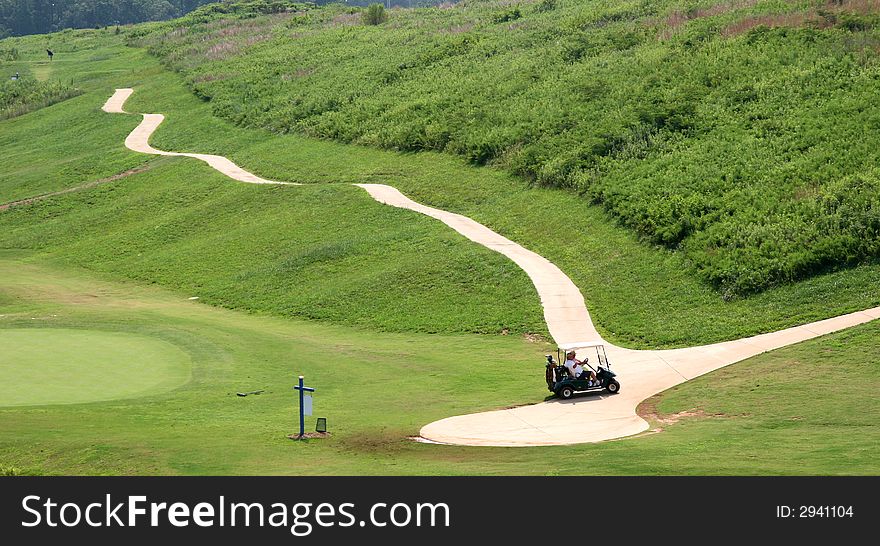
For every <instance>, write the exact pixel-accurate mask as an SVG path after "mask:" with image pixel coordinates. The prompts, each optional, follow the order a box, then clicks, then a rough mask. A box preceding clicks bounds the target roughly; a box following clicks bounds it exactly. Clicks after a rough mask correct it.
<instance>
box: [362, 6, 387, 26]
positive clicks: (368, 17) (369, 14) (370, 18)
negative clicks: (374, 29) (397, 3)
mask: <svg viewBox="0 0 880 546" xmlns="http://www.w3.org/2000/svg"><path fill="white" fill-rule="evenodd" d="M363 19H364V24H366V25H381V24H382V23H384V22H385V21H387V20H388V14H387V13H385V6H383V5H382V4H371V5H370V6H369V7H368V8H367V10H366V11H365V12H364V14H363Z"/></svg>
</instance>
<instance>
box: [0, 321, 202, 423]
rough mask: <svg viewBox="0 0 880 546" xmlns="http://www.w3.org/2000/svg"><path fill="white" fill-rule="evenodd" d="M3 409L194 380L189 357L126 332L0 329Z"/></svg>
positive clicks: (133, 393)
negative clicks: (191, 375) (191, 376)
mask: <svg viewBox="0 0 880 546" xmlns="http://www.w3.org/2000/svg"><path fill="white" fill-rule="evenodd" d="M0 347H3V351H2V352H0V385H3V388H2V389H0V406H26V405H45V404H78V403H83V402H97V401H106V400H114V399H119V398H134V397H138V396H147V395H149V394H154V393H156V392H162V391H167V390H171V389H174V388H175V387H179V386H180V385H183V384H184V383H186V382H187V381H189V378H190V373H189V372H190V370H189V368H190V363H189V357H188V355H187V354H186V353H184V352H183V351H181V350H180V349H178V348H177V347H175V346H174V345H171V344H170V343H166V342H163V341H161V340H157V339H151V338H149V337H145V336H139V335H133V334H128V333H122V332H101V331H95V330H69V329H63V328H22V329H3V330H0Z"/></svg>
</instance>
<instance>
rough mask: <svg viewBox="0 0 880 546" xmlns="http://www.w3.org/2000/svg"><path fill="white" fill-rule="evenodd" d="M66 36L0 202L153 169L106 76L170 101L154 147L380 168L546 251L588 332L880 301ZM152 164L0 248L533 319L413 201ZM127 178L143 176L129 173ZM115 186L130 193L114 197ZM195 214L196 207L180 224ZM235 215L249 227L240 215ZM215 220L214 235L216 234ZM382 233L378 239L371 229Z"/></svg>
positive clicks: (459, 320) (0, 135)
mask: <svg viewBox="0 0 880 546" xmlns="http://www.w3.org/2000/svg"><path fill="white" fill-rule="evenodd" d="M68 37H69V40H70V43H71V47H70V48H69V51H66V52H64V54H63V55H59V54H57V53H56V57H57V58H56V60H55V61H53V65H52V67H51V68H52V71H53V72H52V73H53V74H55V75H56V76H58V77H65V78H67V77H76V78H78V79H77V80H76V82H77V85H79V86H80V87H82V88H83V89H84V90H86V91H87V92H86V94H85V95H83V96H80V97H77V98H74V99H71V100H69V101H65V102H64V103H61V104H57V105H54V106H51V107H48V108H44V109H42V110H39V111H37V112H34V113H31V114H28V115H26V116H22V117H19V118H16V119H13V120H8V121H3V122H0V147H2V149H3V151H4V155H3V158H2V159H0V166H2V168H0V199H2V200H3V201H7V200H13V199H18V198H22V197H29V196H32V195H36V194H40V193H46V192H48V191H53V190H57V189H60V188H63V187H76V186H78V185H81V184H83V183H88V182H91V181H94V180H95V179H99V178H105V177H108V176H111V175H116V174H117V173H122V172H125V171H127V170H128V169H131V168H132V167H135V166H138V165H142V164H145V163H147V164H149V165H152V164H153V162H155V161H156V159H155V158H151V157H149V156H145V155H142V154H136V153H133V152H130V151H128V150H126V149H125V148H124V146H123V140H124V138H125V135H126V134H127V133H128V132H129V131H130V130H131V129H132V128H134V127H135V125H136V124H137V121H138V118H137V117H136V116H121V115H109V114H106V113H104V112H101V111H100V109H99V107H100V105H101V104H102V103H103V102H104V101H105V100H106V98H107V97H108V96H109V94H110V93H111V92H112V89H113V88H114V87H123V86H132V87H134V88H135V89H136V92H135V94H134V95H133V96H132V98H131V99H130V100H129V102H128V104H127V105H126V107H127V108H128V109H129V110H130V111H133V112H162V113H164V114H166V116H167V119H166V121H165V123H164V124H163V125H162V126H161V127H160V128H159V131H158V132H157V133H156V135H155V136H154V139H153V143H154V144H155V145H156V146H158V147H161V148H167V149H176V150H189V151H201V152H212V153H218V154H222V155H227V156H229V157H231V158H232V159H233V160H235V161H236V162H238V163H239V164H241V165H243V166H245V167H246V168H248V169H250V170H252V171H253V172H256V173H258V174H260V175H262V176H265V177H267V178H272V179H276V180H289V181H295V182H302V183H307V184H308V183H321V184H327V183H347V182H379V183H387V184H391V185H393V186H395V187H398V188H400V189H401V190H402V191H404V192H405V193H407V194H408V195H410V196H412V197H414V198H416V199H418V200H420V201H421V202H424V203H427V204H430V205H434V206H438V207H440V208H444V209H447V210H452V211H455V212H459V213H462V214H465V215H468V216H470V217H472V218H474V219H476V220H477V221H479V222H482V223H484V224H486V225H488V226H490V227H491V228H493V229H495V230H497V231H498V232H499V233H501V234H503V235H505V236H507V237H510V238H511V239H513V240H515V241H517V242H519V243H521V244H524V245H525V246H526V247H527V248H530V249H532V250H534V251H536V252H538V253H539V254H541V255H543V256H546V257H548V258H549V259H550V260H552V261H553V262H554V263H556V264H557V265H559V267H561V268H562V270H563V271H565V272H566V273H567V274H568V275H569V276H570V277H571V278H572V279H573V280H574V282H575V284H577V285H578V287H579V288H580V289H581V291H582V292H583V294H584V296H585V297H586V299H587V302H588V306H589V308H590V311H591V313H592V315H593V317H594V320H595V321H596V322H597V324H598V327H599V328H600V331H602V332H603V335H605V336H606V337H607V338H608V339H611V340H614V341H616V342H619V343H623V344H626V345H629V346H635V347H656V346H681V345H691V344H695V343H708V342H712V341H720V340H725V339H731V338H735V337H740V336H745V335H750V334H754V333H758V332H764V331H770V330H774V329H778V328H782V327H786V326H791V325H794V324H798V323H803V322H808V321H811V320H817V319H821V318H826V317H829V316H834V315H837V314H840V313H844V312H849V311H855V310H858V309H863V308H865V307H870V306H873V305H878V304H880V267H878V266H864V267H859V268H855V269H849V270H844V271H839V272H834V273H830V274H827V275H822V276H817V277H814V278H812V279H809V280H807V281H803V282H800V283H797V284H794V285H789V286H782V287H778V288H775V289H772V290H768V291H765V292H763V293H762V294H759V295H755V296H752V297H748V298H738V299H734V300H732V301H726V302H725V301H723V300H722V298H719V297H718V294H717V293H716V292H715V291H714V290H712V289H711V287H709V286H707V285H705V284H704V283H702V282H700V281H699V280H698V279H696V278H695V277H694V276H692V275H691V274H689V269H688V263H687V261H686V259H684V257H683V256H682V255H681V254H680V253H670V252H666V251H662V250H661V251H658V250H656V249H652V248H650V247H648V246H646V245H643V244H640V243H639V242H638V241H637V240H636V238H635V237H633V235H632V234H631V232H629V231H628V230H627V229H625V228H621V227H616V226H615V225H614V223H613V221H611V219H610V218H609V216H608V215H607V213H605V212H603V210H602V208H601V207H599V206H595V205H591V204H590V203H589V202H587V201H585V200H582V199H577V198H574V197H573V196H572V195H571V194H570V193H568V192H566V191H559V190H553V189H544V188H527V187H524V186H523V184H522V182H521V181H520V180H519V179H517V178H515V177H512V176H509V175H505V174H504V173H502V172H500V171H498V170H496V169H491V168H485V167H483V168H476V167H472V166H467V165H466V164H464V162H463V161H462V160H460V159H457V158H454V157H451V156H448V155H445V154H437V153H431V152H426V153H421V154H409V153H397V152H383V151H378V150H375V149H371V148H366V147H358V146H350V145H342V144H337V143H333V142H329V141H320V140H315V139H311V138H304V137H301V136H298V135H294V134H287V135H275V134H273V133H271V132H268V131H265V130H259V129H245V128H237V127H235V126H233V125H232V124H230V123H229V122H226V121H224V120H221V119H218V118H216V117H214V116H212V115H211V104H210V103H205V102H203V101H200V100H198V99H197V98H195V97H194V96H192V95H191V94H190V93H188V92H187V90H186V88H185V87H184V86H183V85H182V82H181V80H180V78H179V77H177V76H175V75H174V74H171V73H169V72H167V71H165V70H163V69H162V67H161V66H159V64H158V62H157V61H156V60H155V59H153V58H150V57H149V56H147V55H146V54H145V53H144V52H143V51H141V50H137V49H132V48H125V47H124V46H122V44H121V37H119V36H116V35H115V34H113V33H112V32H109V33H108V32H78V33H70V34H68ZM7 42H9V41H7ZM12 43H14V44H15V45H16V47H18V48H19V49H20V50H21V51H22V52H23V58H24V59H26V60H32V59H37V58H39V62H41V63H42V62H43V61H42V58H41V54H42V51H41V47H40V46H41V42H40V41H39V40H37V38H36V37H35V38H30V39H19V40H14V41H12ZM47 128H51V130H47ZM35 143H39V145H35ZM7 151H8V152H7ZM161 167H162V168H161V169H160V170H157V171H156V172H154V173H152V174H151V173H145V174H144V175H138V176H133V177H129V178H125V179H121V180H119V181H116V182H114V183H113V184H112V185H107V186H102V188H95V189H90V190H87V191H83V192H82V193H80V194H79V195H74V194H70V195H66V196H60V197H56V198H53V199H52V200H47V201H44V202H42V203H40V204H39V205H34V206H32V207H28V208H18V209H12V210H10V211H7V212H5V213H0V248H30V249H39V250H40V252H41V253H42V254H43V255H45V256H49V257H53V258H55V259H60V260H63V261H65V262H66V263H70V264H75V265H77V266H81V267H87V268H91V269H98V270H100V271H104V272H107V273H110V274H114V275H121V276H125V277H128V278H136V279H143V280H146V281H151V282H161V283H162V284H163V285H165V286H169V287H173V288H175V289H177V290H179V291H180V292H181V293H182V294H185V295H187V296H189V295H193V294H194V293H195V295H199V296H200V297H203V298H205V299H206V301H211V302H212V303H217V304H221V305H225V306H230V307H235V308H240V309H249V310H253V311H261V312H271V313H280V314H283V315H285V316H300V317H308V318H321V319H325V320H333V321H337V322H342V323H345V324H357V325H360V326H363V327H367V328H382V329H389V330H395V331H431V332H485V333H499V332H504V331H507V332H509V333H512V334H522V333H538V334H541V333H543V332H544V331H545V330H544V329H545V327H544V325H543V320H542V316H541V310H540V307H539V306H538V303H539V302H538V301H537V298H536V297H535V293H534V289H533V288H532V287H531V286H530V284H529V282H528V280H527V278H526V277H525V276H524V274H522V273H521V272H520V271H519V270H518V269H517V268H515V266H513V264H511V263H510V262H508V261H507V260H505V259H503V258H501V257H500V256H497V255H496V254H494V253H492V252H489V251H487V250H485V249H482V248H480V247H477V246H476V245H473V244H472V243H470V242H467V241H464V240H463V239H462V238H460V237H458V236H457V235H455V234H452V233H450V232H449V231H448V230H447V229H446V228H445V227H443V226H441V225H439V224H436V222H433V221H431V220H429V219H427V218H424V217H422V216H420V215H417V214H414V213H409V212H406V211H400V210H395V209H390V208H388V207H384V206H381V205H379V204H377V203H375V202H374V201H373V200H372V199H370V198H369V197H368V196H366V194H364V193H363V192H362V191H361V190H356V189H354V188H347V187H333V188H324V189H321V190H315V191H314V192H313V191H312V190H308V189H307V188H288V189H286V190H283V191H276V190H277V189H276V190H272V189H267V188H250V187H241V186H240V185H238V184H234V183H231V182H229V181H227V180H225V179H224V178H223V177H220V176H218V175H216V174H214V173H213V172H212V171H211V170H210V169H207V168H205V167H204V166H203V165H201V164H199V163H198V162H195V161H191V160H186V159H180V160H173V161H171V162H169V163H161ZM141 176H143V177H145V178H146V179H147V180H149V181H150V182H149V183H144V184H139V183H138V182H137V180H141ZM111 188H116V189H115V190H113V191H111ZM299 190H302V191H299ZM308 196H311V197H308ZM317 196H321V197H320V198H318V197H317ZM327 196H332V197H327ZM122 198H124V199H125V202H126V203H132V204H134V203H137V204H138V207H137V208H135V209H133V210H126V209H121V208H120V207H121V204H120V203H121V201H120V199H122ZM276 200H277V202H276ZM245 209H247V210H245ZM193 210H200V211H211V212H210V214H211V215H212V217H211V218H208V217H205V218H200V219H199V221H198V222H193V217H194V213H193ZM244 219H248V220H249V221H250V222H251V223H250V224H248V225H247V226H242V225H241V222H242V221H243V220H244ZM571 219H574V220H571ZM567 220H568V221H567ZM398 222H403V223H405V224H406V227H404V226H403V225H397V223H398ZM157 226H158V227H157ZM337 226H338V227H337ZM415 226H422V227H419V228H418V229H416V228H415ZM421 229H425V230H427V231H419V230H421ZM314 230H318V231H317V232H315V231H314ZM337 230H338V231H337ZM384 231H387V232H388V235H387V237H386V235H383V232H384ZM227 232H228V233H227ZM145 234H149V237H146V236H145ZM220 234H226V236H225V238H224V239H223V240H225V241H227V243H226V244H228V245H229V246H228V248H224V247H219V246H218V244H217V243H218V241H219V240H221V239H220V238H219V237H220V236H221V235H220ZM387 238H391V239H394V242H392V243H387V244H386V246H384V247H374V246H372V245H371V244H367V243H369V242H371V241H373V240H374V239H375V240H377V241H385V240H387ZM444 241H445V242H444ZM125 249H137V252H131V251H121V250H125ZM184 250H185V252H186V254H185V255H181V254H180V253H179V252H183V251H184ZM138 254H140V256H139V255H138ZM244 279H250V281H249V282H243V280H244Z"/></svg>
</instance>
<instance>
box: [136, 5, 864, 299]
mask: <svg viewBox="0 0 880 546" xmlns="http://www.w3.org/2000/svg"><path fill="white" fill-rule="evenodd" d="M825 1H826V0H812V1H811V0H802V1H792V2H786V1H781V0H769V1H757V0H749V1H744V0H701V1H687V2H684V1H682V0H629V1H620V0H613V1H612V0H542V1H540V2H533V1H526V0H523V1H522V2H507V1H505V2H498V1H494V0H493V1H485V0H470V1H465V2H462V3H460V4H458V5H456V6H451V7H450V6H444V7H441V8H431V9H420V10H413V11H410V10H397V11H393V12H392V13H391V14H390V18H389V20H388V21H387V22H386V23H384V24H382V25H365V24H363V22H362V21H361V17H360V14H359V13H358V12H356V11H354V10H351V9H349V8H344V7H341V6H337V7H330V8H326V9H307V8H305V7H302V8H301V9H300V10H299V11H296V12H294V13H285V14H278V15H273V16H270V17H264V18H247V19H236V18H235V15H234V14H224V15H223V16H222V17H220V16H218V17H213V18H212V17H207V16H205V15H204V14H203V13H201V12H196V14H194V15H193V16H191V17H187V18H184V19H181V20H180V21H177V22H170V23H164V24H161V25H157V26H155V27H143V29H144V30H137V31H135V32H134V33H133V36H132V39H133V42H134V43H137V44H141V45H148V46H150V49H151V51H152V52H153V53H154V54H156V55H158V56H159V57H161V58H162V59H163V60H164V62H165V63H167V64H168V65H169V66H171V67H173V68H175V69H176V70H179V71H181V72H182V73H183V74H185V76H186V78H187V81H188V82H189V85H190V86H191V87H192V89H193V90H194V91H195V92H196V93H197V94H198V95H199V96H201V97H203V98H204V99H206V100H210V103H211V105H212V110H213V112H214V113H215V114H216V115H218V116H221V117H223V118H225V119H228V120H230V121H232V122H234V123H236V124H238V125H243V126H248V127H264V128H267V129H269V130H271V131H273V132H276V133H286V132H290V131H295V132H301V133H305V134H308V135H313V136H319V137H329V138H334V139H338V140H342V141H345V142H355V143H358V144H367V145H372V146H381V147H386V148H392V149H399V150H406V151H414V150H436V151H445V152H450V153H454V154H459V155H462V156H464V157H466V158H467V159H469V160H471V161H473V162H475V163H479V164H483V163H493V164H497V165H499V166H502V167H504V168H506V169H508V170H509V171H510V172H513V173H516V174H518V175H521V176H523V177H525V178H526V179H527V180H530V181H532V182H533V183H535V184H538V185H547V186H558V187H567V188H571V189H573V190H574V191H575V192H577V194H578V195H581V196H582V198H583V199H585V200H589V201H590V202H593V203H598V204H601V205H602V207H604V208H605V209H606V210H607V211H609V212H610V213H611V214H612V215H613V217H614V218H615V220H616V221H618V222H620V223H621V224H623V225H625V226H628V227H629V228H631V229H633V230H634V231H635V232H636V233H637V234H638V235H639V236H640V237H641V238H643V239H644V240H645V241H648V242H650V243H654V244H659V245H663V246H665V247H667V248H670V249H676V250H678V251H679V252H680V253H681V254H682V255H683V256H684V259H685V261H686V262H687V263H688V266H689V269H690V270H691V271H694V272H695V273H696V274H697V275H698V276H699V277H700V278H701V279H702V280H703V281H704V282H707V283H710V284H711V285H712V286H714V287H715V288H716V289H718V290H719V291H720V292H721V295H722V296H723V297H726V298H733V297H736V296H737V295H740V294H746V293H752V292H756V291H761V290H764V289H766V288H768V287H770V286H774V285H778V284H784V283H788V282H791V281H795V280H800V279H804V278H808V277H811V276H814V275H817V274H821V273H824V272H827V271H830V270H837V269H841V268H847V267H853V266H857V265H859V264H864V263H876V261H877V258H878V255H880V212H878V211H880V179H878V171H877V168H878V152H877V147H876V146H873V145H872V142H873V140H874V139H873V138H872V137H873V134H874V133H876V130H877V128H878V127H880V107H878V104H880V101H878V99H880V96H878V93H880V91H878V87H877V85H876V81H877V78H878V74H880V73H878V66H880V65H878V62H877V60H878V53H877V52H878V49H880V37H878V34H877V30H876V29H875V25H876V24H877V22H878V20H880V19H878V7H880V6H878V5H877V4H876V2H874V1H873V0H837V1H834V2H829V3H828V4H826V3H825ZM149 28H153V30H152V31H148V30H146V29H149Z"/></svg>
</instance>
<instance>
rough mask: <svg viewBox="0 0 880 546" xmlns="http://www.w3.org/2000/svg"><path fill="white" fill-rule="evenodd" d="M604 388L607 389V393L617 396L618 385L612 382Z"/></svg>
mask: <svg viewBox="0 0 880 546" xmlns="http://www.w3.org/2000/svg"><path fill="white" fill-rule="evenodd" d="M605 388H606V389H608V392H610V393H611V394H617V393H618V392H620V383H618V382H617V381H614V380H612V381H611V382H610V383H608V386H607V387H605Z"/></svg>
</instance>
